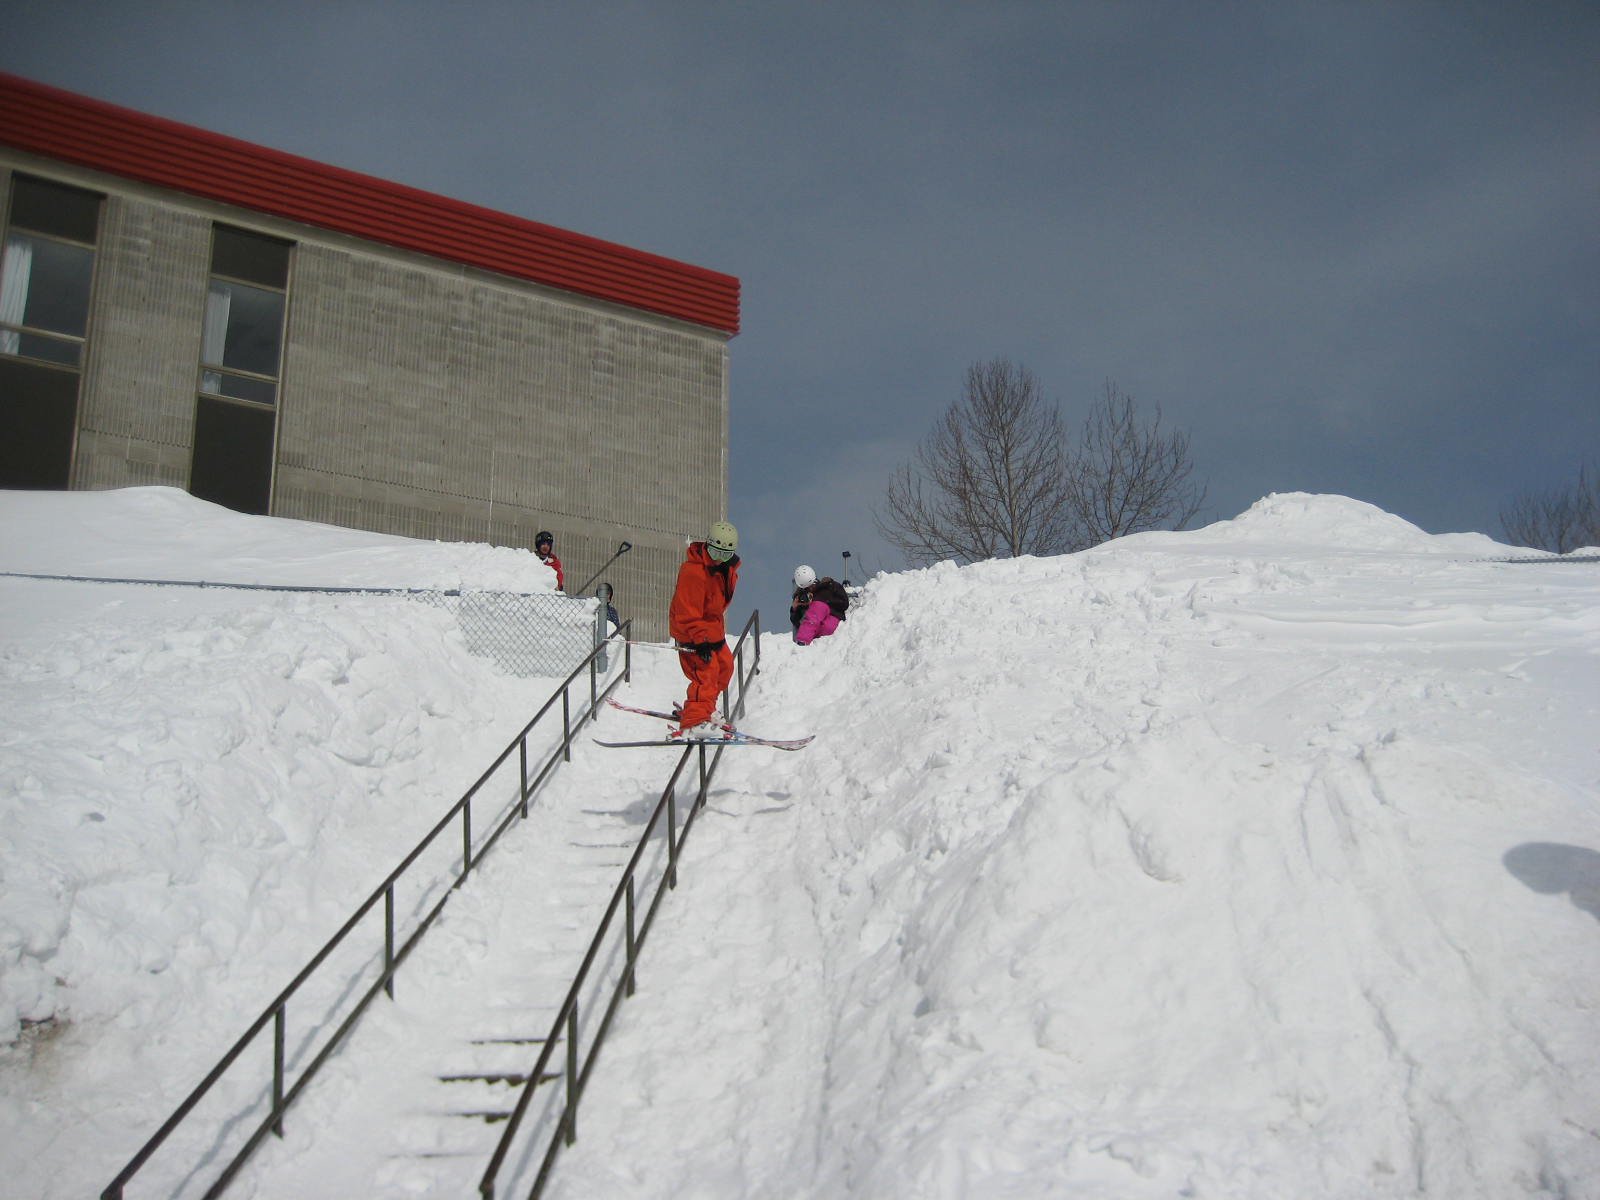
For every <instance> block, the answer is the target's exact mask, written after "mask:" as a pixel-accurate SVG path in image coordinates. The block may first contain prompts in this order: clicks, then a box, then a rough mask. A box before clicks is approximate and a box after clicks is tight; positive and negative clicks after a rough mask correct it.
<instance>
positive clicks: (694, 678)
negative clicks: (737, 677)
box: [678, 642, 733, 729]
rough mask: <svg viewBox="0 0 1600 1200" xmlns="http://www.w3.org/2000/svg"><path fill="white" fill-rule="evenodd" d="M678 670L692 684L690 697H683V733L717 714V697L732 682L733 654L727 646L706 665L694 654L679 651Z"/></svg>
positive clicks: (714, 654)
mask: <svg viewBox="0 0 1600 1200" xmlns="http://www.w3.org/2000/svg"><path fill="white" fill-rule="evenodd" d="M678 666H680V667H681V668H683V673H684V675H685V677H687V679H688V680H689V694H688V695H687V696H686V697H684V701H683V715H682V716H681V717H679V718H678V724H679V726H680V727H681V728H683V729H688V728H690V727H691V726H693V725H698V724H700V723H701V722H702V721H709V720H710V719H711V717H712V714H714V713H715V712H716V711H717V697H718V696H720V695H722V692H723V689H724V688H726V687H727V686H728V681H729V680H730V679H732V678H733V651H732V650H730V649H728V646H727V643H726V642H724V643H723V644H722V646H721V647H719V648H718V649H717V650H715V651H714V652H713V653H712V655H711V661H710V662H703V661H701V658H700V656H699V655H698V654H696V653H694V651H692V650H684V651H680V652H679V654H678Z"/></svg>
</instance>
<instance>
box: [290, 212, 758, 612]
mask: <svg viewBox="0 0 1600 1200" xmlns="http://www.w3.org/2000/svg"><path fill="white" fill-rule="evenodd" d="M287 321H288V336H287V338H286V353H285V360H284V366H283V380H282V399H281V401H280V406H279V407H280V415H279V427H278V466H277V476H276V482H275V486H274V492H273V497H274V499H273V511H274V512H276V513H278V514H279V515H282V516H286V517H297V518H302V519H307V520H318V521H329V522H333V523H338V524H357V525H359V526H360V527H362V528H371V529H378V530H381V531H383V532H388V533H401V534H406V535H408V536H412V537H432V538H445V539H450V540H472V541H488V542H492V543H494V544H497V545H513V546H526V547H531V546H532V544H533V538H534V535H535V533H537V531H538V530H540V529H549V530H550V531H551V532H552V533H554V534H555V536H556V552H557V554H558V555H559V556H560V557H561V559H562V563H563V565H564V567H565V568H566V573H567V582H568V586H569V587H571V588H577V587H578V586H579V585H580V584H582V583H583V582H585V580H586V579H587V578H588V576H589V575H590V574H591V573H592V572H593V571H594V570H595V569H596V568H598V567H599V566H600V565H601V564H602V563H604V562H605V560H606V559H608V558H609V557H610V556H611V554H612V552H613V551H615V549H616V548H617V545H618V543H619V542H621V541H624V540H626V541H628V542H630V543H632V544H633V546H634V549H633V550H632V551H631V552H630V553H629V554H627V555H625V556H624V557H623V558H622V559H621V560H619V561H618V562H617V563H616V564H614V565H613V567H612V568H610V569H609V570H608V571H607V574H606V578H607V579H608V580H609V581H610V582H611V583H612V584H613V586H614V587H615V589H616V591H617V596H618V600H619V612H621V613H623V615H632V616H633V617H634V619H635V621H636V623H637V629H638V632H639V633H640V635H641V636H645V637H651V638H659V637H664V636H665V633H666V626H665V613H666V605H667V601H668V599H669V598H670V589H671V584H672V580H673V579H674V578H675V576H676V571H677V563H678V561H680V560H681V557H682V545H683V540H684V537H685V536H686V535H690V534H703V531H704V529H705V528H706V526H707V525H708V524H709V523H710V522H711V521H713V520H716V519H718V518H720V517H721V516H722V515H723V504H724V498H725V496H726V491H727V428H728V395H727V375H728V362H727V358H728V351H727V344H726V339H725V338H724V337H723V336H722V335H720V334H716V333H714V332H712V331H709V330H701V329H698V328H696V327H692V326H688V325H683V324H681V323H676V322H673V321H670V320H667V319H665V318H658V317H654V316H651V315H649V314H645V313H637V314H635V313H632V312H629V311H628V310H624V309H620V308H617V307H615V306H607V305H602V304H598V303H588V302H584V301H581V300H579V299H578V298H576V297H570V296H566V295H563V294H561V293H556V292H554V291H550V290H547V289H539V288H536V287H532V286H525V285H521V284H518V283H515V282H513V281H510V280H502V279H500V278H498V277H495V276H490V275H487V274H485V273H482V272H474V271H471V270H468V269H464V268H463V269H453V268H451V267H449V266H447V265H445V264H439V265H433V264H430V263H427V262H424V261H420V260H415V259H402V258H399V257H396V258H394V259H384V258H379V257H375V256H373V255H371V254H369V253H367V252H366V251H365V250H363V249H361V248H353V247H350V246H344V245H332V244H326V243H317V242H313V241H310V240H306V241H302V242H300V243H299V244H298V245H297V247H296V250H295V256H294V262H293V272H292V280H291V284H290V293H289V311H288V317H287Z"/></svg>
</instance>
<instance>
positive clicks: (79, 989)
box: [0, 488, 551, 1092]
mask: <svg viewBox="0 0 1600 1200" xmlns="http://www.w3.org/2000/svg"><path fill="white" fill-rule="evenodd" d="M0 529H3V531H4V533H3V535H0V569H3V570H7V571H30V572H37V573H41V574H69V573H71V574H86V575H95V576H114V577H126V578H181V579H202V578H210V579H226V580H228V581H230V582H266V583H291V582H292V583H297V584H306V585H322V586H356V585H363V586H365V585H373V586H377V585H380V584H382V585H399V586H423V585H431V586H443V585H446V584H448V585H451V586H454V585H456V584H458V583H461V582H468V581H472V582H479V583H494V584H497V585H501V586H503V585H505V584H507V583H509V582H510V581H512V580H513V579H518V581H519V582H518V585H519V586H520V587H522V588H523V589H525V590H527V589H529V588H530V583H531V587H532V588H533V589H547V588H548V586H549V584H548V583H547V582H546V579H547V577H549V576H550V575H551V572H550V571H549V570H548V569H547V568H545V567H544V566H543V565H542V564H540V563H538V561H537V560H536V559H534V558H533V556H532V555H529V554H526V553H525V552H520V551H503V550H493V549H490V548H488V547H477V546H450V545H434V544H429V543H422V542H415V541H410V540H407V539H403V538H392V537H384V536H381V535H373V534H363V533H357V532H353V531H349V530H343V529H334V528H332V527H329V526H320V525H313V524H309V523H305V522H295V521H283V520H273V519H269V518H259V517H243V516H240V515H238V514H235V513H231V512H228V511H226V510H224V509H220V508H217V507H216V506H214V505H210V504H205V503H203V502H200V501H197V500H194V499H192V498H190V497H188V496H187V495H185V494H184V493H182V492H177V491H173V490H172V489H165V488H143V489H131V490H127V491H122V492H112V493H69V494H46V493H26V492H6V493H0ZM519 573H520V574H519ZM0 595H3V596H4V600H3V602H0V606H3V615H0V729H3V730H4V732H3V733H0V827H3V828H4V829H5V831H6V838H5V842H4V847H3V850H0V883H3V889H4V891H3V895H0V1042H3V1043H16V1042H17V1039H18V1035H19V1029H20V1028H21V1027H22V1026H23V1025H24V1024H26V1026H27V1028H28V1029H29V1030H30V1036H29V1037H27V1038H25V1039H24V1040H23V1041H22V1042H21V1043H19V1046H20V1049H19V1048H18V1047H14V1048H13V1050H14V1054H13V1059H12V1061H10V1062H9V1063H8V1064H7V1068H6V1069H7V1072H8V1075H10V1073H11V1072H14V1071H15V1070H17V1063H18V1061H19V1060H17V1059H16V1057H15V1054H17V1053H22V1052H24V1051H29V1052H31V1050H32V1048H34V1047H35V1045H36V1044H37V1043H39V1042H40V1040H41V1039H43V1038H46V1037H48V1038H50V1039H52V1040H53V1039H57V1038H60V1037H61V1036H62V1035H63V1034H64V1033H65V1032H66V1031H67V1030H68V1029H70V1030H71V1032H72V1036H73V1037H75V1038H76V1037H85V1036H86V1037H90V1038H99V1039H101V1049H103V1050H104V1049H106V1048H107V1047H109V1057H110V1058H111V1059H112V1060H113V1061H114V1060H115V1059H116V1057H117V1055H118V1054H120V1053H124V1052H131V1051H130V1049H129V1048H130V1047H132V1046H133V1045H135V1044H137V1043H140V1042H145V1043H150V1044H154V1045H160V1044H162V1043H163V1042H164V1041H165V1040H166V1039H167V1038H169V1037H170V1038H172V1039H174V1040H175V1041H182V1042H184V1049H183V1050H182V1051H179V1050H177V1049H176V1048H174V1053H185V1052H189V1051H190V1048H191V1047H193V1046H194V1044H195V1042H198V1043H199V1046H200V1047H201V1049H200V1050H198V1051H197V1052H196V1053H197V1054H198V1055H200V1056H203V1055H205V1054H210V1055H212V1056H214V1055H215V1054H216V1053H218V1052H219V1050H220V1047H221V1045H225V1044H226V1040H227V1039H228V1038H230V1037H232V1036H237V1034H238V1032H239V1031H240V1029H241V1028H242V1026H243V1024H244V1022H245V1020H246V1019H248V1018H247V1017H246V1016H245V1010H246V1008H247V1007H248V1006H251V1005H254V1006H256V1007H259V1006H260V1005H261V1004H262V1003H264V1002H265V999H266V998H267V997H269V996H270V995H271V994H272V993H273V992H274V991H276V990H277V989H278V988H280V987H281V986H282V985H283V983H284V982H286V981H287V979H288V978H289V977H290V976H291V975H292V974H293V972H294V971H295V970H296V969H298V967H299V966H300V965H301V963H302V962H303V961H304V960H305V959H306V958H307V957H309V954H310V953H311V951H312V950H314V949H315V948H316V946H317V945H319V944H320V942H321V941H323V940H325V939H326V938H327V937H328V936H329V935H330V934H331V933H332V932H333V931H334V930H335V929H336V928H337V927H338V924H339V922H340V921H341V920H342V919H343V918H344V917H345V916H346V915H348V913H349V911H350V910H351V909H352V908H354V907H355V904H356V903H357V902H359V900H361V899H363V898H364V897H365V895H366V894H367V892H369V891H370V890H371V888H372V887H373V885H374V884H375V883H376V882H377V880H378V879H380V878H382V875H383V873H384V872H385V871H387V870H388V868H389V867H390V866H392V865H393V864H394V862H395V861H397V860H398V859H399V857H400V856H401V855H402V854H403V853H404V852H405V851H406V850H409V849H410V847H411V845H412V844H414V843H415V842H416V840H417V839H418V838H419V837H420V836H421V835H422V834H423V833H424V832H426V830H427V829H428V828H429V827H430V826H431V825H432V824H433V822H434V821H436V820H437V819H438V817H439V815H440V813H441V812H442V811H443V810H444V808H446V807H447V806H448V804H449V803H450V802H451V801H453V800H454V799H455V798H456V797H457V796H459V795H460V794H461V792H462V790H464V788H465V787H466V786H467V784H469V783H470V782H471V781H472V778H473V777H474V775H475V774H476V772H477V771H479V770H481V769H482V767H483V765H484V763H485V762H486V761H487V759H488V758H490V757H492V755H493V754H494V753H496V752H497V751H498V750H499V749H500V748H501V746H503V745H504V743H505V741H506V740H507V739H508V738H509V737H510V736H511V733H512V732H514V731H515V729H516V728H518V727H519V726H520V724H521V723H522V722H523V721H525V720H526V719H527V716H528V713H529V711H530V709H531V707H533V706H534V705H536V704H537V703H538V701H539V700H541V699H542V698H543V696H544V694H545V693H546V692H547V691H548V689H549V686H550V685H549V683H548V681H543V680H536V681H535V680H511V679H507V678H505V677H503V676H502V675H500V674H499V673H497V672H495V671H494V670H493V669H492V667H490V666H489V665H488V664H487V663H486V662H485V661H484V660H482V659H480V658H477V657H474V656H472V655H469V654H468V653H467V652H466V649H465V647H464V646H463V644H462V637H461V634H460V632H459V630H458V629H457V628H456V626H455V624H454V622H453V621H452V619H451V618H450V617H449V616H448V615H447V614H445V613H443V612H440V611H438V610H436V609H434V608H431V607H428V606H426V605H420V604H416V603H412V602H410V601H407V600H404V599H401V598H387V597H375V596H364V595H354V596H316V595H302V594H275V593H263V592H244V591H196V590H193V589H180V588H150V587H130V586H120V585H106V584H75V583H63V582H51V581H40V580H31V579H0ZM290 930H292V931H293V932H294V933H295V935H296V936H294V937H285V936H284V935H285V933H286V931H290ZM250 1015H253V1013H252V1014H250ZM85 1031H94V1032H92V1033H86V1032H85ZM191 1038H192V1039H193V1040H189V1039H191ZM89 1048H90V1047H88V1046H85V1049H89ZM195 1061H196V1062H198V1061H199V1059H198V1058H197V1059H196V1060H195ZM83 1065H85V1066H86V1067H87V1065H88V1064H83ZM104 1065H106V1064H101V1066H102V1067H103V1066H104ZM197 1077H198V1072H195V1071H192V1070H191V1072H190V1082H191V1084H192V1082H193V1080H194V1078H197ZM13 1082H15V1080H14V1078H13ZM61 1082H62V1084H63V1086H83V1087H92V1086H93V1085H94V1081H93V1077H92V1076H91V1077H87V1078H85V1077H74V1076H73V1075H72V1073H71V1072H70V1071H69V1072H66V1075H65V1078H64V1079H63V1080H62V1081H61ZM10 1090H11V1089H10V1088H7V1091H8V1092H10Z"/></svg>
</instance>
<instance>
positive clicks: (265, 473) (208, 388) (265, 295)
mask: <svg viewBox="0 0 1600 1200" xmlns="http://www.w3.org/2000/svg"><path fill="white" fill-rule="evenodd" d="M290 248H291V247H290V243H288V242H280V241H278V240H277V239H276V238H269V237H263V236H262V235H260V234H255V233H248V232H246V231H245V230H242V229H232V228H230V227H228V226H226V225H218V226H216V227H215V228H214V229H213V231H212V238H211V282H210V286H209V287H208V289H207V291H206V310H205V323H204V327H203V329H202V331H201V342H200V382H199V392H200V395H199V397H198V399H197V400H196V408H195V429H194V457H193V460H192V462H191V464H190V469H189V490H190V491H191V492H192V493H194V495H196V496H199V497H200V498H201V499H204V500H211V501H214V502H216V503H218V504H223V505H226V506H227V507H229V508H233V509H237V510H238V511H240V512H251V513H265V512H267V511H268V507H269V504H270V500H271V491H272V461H273V451H272V444H273V436H274V433H275V430H276V424H277V422H276V417H275V411H274V410H275V409H276V407H277V403H278V364H279V360H280V359H281V358H282V350H283V316H284V310H285V307H286V305H287V302H288V286H289V250H290Z"/></svg>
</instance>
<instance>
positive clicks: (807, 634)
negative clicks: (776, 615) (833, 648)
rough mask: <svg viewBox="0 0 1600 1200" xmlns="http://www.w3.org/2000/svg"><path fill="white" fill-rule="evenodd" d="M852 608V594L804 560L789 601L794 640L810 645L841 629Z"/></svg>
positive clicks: (795, 573) (795, 571) (795, 570)
mask: <svg viewBox="0 0 1600 1200" xmlns="http://www.w3.org/2000/svg"><path fill="white" fill-rule="evenodd" d="M849 607H850V597H849V595H848V594H847V593H846V592H845V590H844V588H843V587H842V586H841V585H840V584H839V583H838V582H837V581H836V580H833V579H830V578H828V577H827V576H826V575H824V576H823V577H822V578H821V579H818V578H817V573H816V572H815V571H813V570H812V569H811V568H810V567H808V566H806V565H805V564H804V563H802V564H801V565H800V566H798V567H796V568H795V569H794V598H793V599H792V600H790V602H789V621H790V623H791V624H793V625H794V640H795V641H796V642H797V643H799V644H800V645H802V646H809V645H810V644H811V643H812V642H814V641H815V640H816V639H817V638H819V637H827V636H828V635H829V634H831V633H832V632H833V631H834V630H836V629H838V628H839V622H840V621H842V620H844V617H845V612H846V610H848V609H849Z"/></svg>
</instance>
